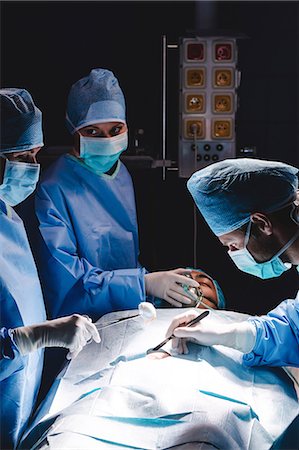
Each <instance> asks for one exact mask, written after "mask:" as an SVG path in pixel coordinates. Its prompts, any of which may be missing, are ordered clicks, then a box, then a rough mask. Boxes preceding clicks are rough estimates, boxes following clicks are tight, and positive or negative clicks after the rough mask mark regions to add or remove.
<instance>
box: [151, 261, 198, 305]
mask: <svg viewBox="0 0 299 450" xmlns="http://www.w3.org/2000/svg"><path fill="white" fill-rule="evenodd" d="M185 273H191V270H188V269H175V270H168V271H165V272H152V273H147V274H146V275H144V280H145V290H146V293H147V294H148V295H153V296H154V297H158V298H162V299H163V300H166V301H167V302H168V303H170V304H171V305H173V306H176V307H178V308H180V307H181V306H182V303H183V304H185V305H191V304H194V301H196V299H197V298H196V296H194V295H193V294H192V292H189V291H186V290H184V289H183V287H182V286H181V285H182V284H184V285H186V286H190V287H198V286H199V284H198V283H197V281H195V280H193V279H192V278H187V277H185V276H184V274H185Z"/></svg>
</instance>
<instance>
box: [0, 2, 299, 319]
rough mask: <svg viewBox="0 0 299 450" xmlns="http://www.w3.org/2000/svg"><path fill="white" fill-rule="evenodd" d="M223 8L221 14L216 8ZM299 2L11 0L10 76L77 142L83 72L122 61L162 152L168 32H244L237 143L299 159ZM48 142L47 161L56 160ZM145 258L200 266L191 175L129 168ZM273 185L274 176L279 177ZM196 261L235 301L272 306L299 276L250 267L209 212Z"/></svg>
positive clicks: (171, 91) (7, 5)
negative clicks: (68, 110) (73, 95)
mask: <svg viewBox="0 0 299 450" xmlns="http://www.w3.org/2000/svg"><path fill="white" fill-rule="evenodd" d="M211 15H212V18H211ZM298 18H299V4H298V2H286V1H284V2H265V3H264V2H224V1H222V2H197V3H196V2H191V1H184V2H172V1H168V2H150V1H148V2H126V1H122V2H114V1H110V2H96V1H94V2H86V1H85V2H71V1H69V2H61V1H59V2H26V1H24V2H5V1H4V2H2V4H1V25H2V27H1V30H2V36H1V54H2V60H1V85H2V87H24V88H26V89H28V90H29V91H30V92H31V94H32V95H33V98H34V100H35V102H36V103H37V105H38V106H39V107H40V109H41V110H42V111H43V117H44V132H45V144H46V147H51V148H52V147H56V146H58V147H59V146H68V145H71V137H70V136H69V135H68V133H67V131H66V129H65V125H64V114H65V103H66V97H67V93H68V90H69V88H70V86H71V84H72V83H74V82H75V81H77V80H78V79H79V78H81V77H83V76H85V75H87V74H88V73H89V71H90V69H92V68H95V67H104V68H109V69H111V70H112V71H113V72H114V73H115V74H116V76H117V77H118V79H119V81H120V85H121V87H122V88H123V91H124V93H125V96H126V101H127V118H128V125H129V131H130V147H131V148H132V147H133V142H134V135H135V133H136V130H137V129H139V128H142V129H144V136H143V142H142V145H143V146H144V147H145V149H146V151H147V153H148V154H149V155H151V156H152V157H154V158H156V157H158V158H161V119H162V116H161V111H162V108H161V105H162V99H161V85H162V83H161V72H162V64H161V63H162V48H161V42H162V36H163V35H166V36H167V39H168V42H169V43H177V42H178V38H179V37H180V36H185V35H186V33H187V32H190V31H192V30H195V29H197V28H198V27H199V25H200V26H203V28H204V27H205V26H207V25H208V26H211V25H212V26H213V27H214V28H215V29H218V30H222V31H224V32H227V33H238V34H241V35H242V39H239V40H238V47H239V63H238V66H239V69H240V70H241V72H242V81H241V86H240V89H239V100H240V107H239V111H238V113H237V122H236V123H237V148H238V150H240V149H241V148H242V147H244V146H246V145H254V146H256V148H257V155H258V157H261V158H267V159H278V160H281V161H285V162H287V163H291V164H294V165H297V166H298V164H299V150H298V147H299V146H298V144H299V129H298V64H299V63H298V60H299V31H298V22H299V21H298ZM168 63H169V64H168V133H167V139H168V158H171V159H173V160H176V159H177V132H178V127H177V124H178V54H177V51H176V50H172V51H171V52H169V59H168ZM51 155H52V153H51V149H50V150H48V152H47V149H45V150H44V157H43V158H42V161H41V162H42V163H43V165H44V166H47V164H48V163H49V161H50V157H51ZM130 171H131V173H132V177H133V180H134V184H135V190H136V202H137V210H138V218H139V230H140V249H141V258H140V259H141V262H142V263H143V264H144V265H145V266H146V267H147V268H148V269H149V270H157V269H168V268H174V267H180V266H182V267H185V266H192V265H193V261H194V259H193V232H194V228H193V202H192V199H191V197H190V196H189V194H188V192H187V190H186V180H184V179H179V178H178V176H177V173H176V172H168V173H167V176H166V181H165V182H163V181H162V173H161V169H152V170H150V169H139V170H136V169H133V168H131V169H130ZM269 188H270V187H269ZM197 219H198V225H197V227H198V241H197V267H201V268H202V269H204V270H206V271H207V272H208V273H210V274H211V275H212V276H214V277H215V278H216V279H217V280H218V281H219V283H220V285H221V286H222V288H223V290H224V292H225V295H226V297H227V304H228V307H229V308H233V309H237V310H241V311H248V312H252V313H263V312H266V311H268V310H269V309H271V308H272V307H274V306H275V305H276V304H277V303H278V302H279V301H280V300H282V299H283V298H285V297H286V296H292V295H294V293H295V291H296V289H297V288H298V281H297V280H298V276H297V275H296V271H295V270H292V271H290V272H289V273H287V274H285V275H284V276H283V277H281V278H280V279H276V280H271V281H269V280H267V281H261V280H258V279H255V278H253V277H251V276H249V275H246V274H243V273H241V272H239V271H238V270H237V269H236V268H235V267H234V265H233V263H232V262H231V261H230V259H229V257H228V256H227V255H226V254H225V252H224V251H223V249H222V248H221V245H220V244H219V243H218V240H217V239H216V238H215V237H214V236H213V235H212V233H211V232H210V231H209V229H208V228H207V226H206V224H205V223H204V222H203V220H202V218H201V217H200V216H199V215H198V217H197Z"/></svg>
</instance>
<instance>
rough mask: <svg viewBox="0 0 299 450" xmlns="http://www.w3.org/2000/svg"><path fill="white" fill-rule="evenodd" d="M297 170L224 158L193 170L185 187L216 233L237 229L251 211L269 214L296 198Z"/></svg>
mask: <svg viewBox="0 0 299 450" xmlns="http://www.w3.org/2000/svg"><path fill="white" fill-rule="evenodd" d="M298 172H299V171H298V169H297V168H296V167H293V166H290V165H288V164H284V163H281V162H276V161H266V160H260V159H249V158H240V159H226V160H224V161H221V162H218V163H215V164H211V165H210V166H208V167H205V168H204V169H201V170H199V171H198V172H195V173H194V174H193V175H192V176H191V178H190V179H189V180H188V183H187V187H188V189H189V191H190V193H191V195H192V197H193V199H194V201H195V203H196V205H197V207H198V209H199V211H200V212H201V214H202V215H203V217H204V219H205V220H206V222H207V223H208V225H209V227H210V228H211V230H212V231H213V232H214V233H215V234H216V236H221V235H222V234H226V233H229V232H231V231H234V230H237V229H238V228H240V227H241V226H242V225H244V224H245V223H247V222H249V220H250V214H252V213H254V212H264V213H271V212H274V211H278V210H279V209H282V208H284V207H285V206H287V205H288V204H290V203H292V201H294V200H295V198H296V191H297V189H298Z"/></svg>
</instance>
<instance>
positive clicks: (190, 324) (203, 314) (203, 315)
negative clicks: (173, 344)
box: [146, 311, 210, 354]
mask: <svg viewBox="0 0 299 450" xmlns="http://www.w3.org/2000/svg"><path fill="white" fill-rule="evenodd" d="M208 314H210V311H204V312H202V313H201V314H199V316H197V317H195V319H192V320H191V321H190V322H188V323H187V324H184V325H183V324H182V325H180V326H181V327H191V326H192V325H194V324H195V323H197V322H199V321H200V320H202V319H203V318H204V317H206V316H207V315H208ZM174 337H175V336H174V335H173V334H172V335H171V336H169V337H168V338H166V339H164V341H162V342H161V343H160V344H158V345H156V347H154V348H149V349H148V350H147V352H146V353H147V354H149V353H153V352H157V351H158V350H160V348H161V347H163V345H165V344H166V343H167V342H168V341H170V339H172V338H174Z"/></svg>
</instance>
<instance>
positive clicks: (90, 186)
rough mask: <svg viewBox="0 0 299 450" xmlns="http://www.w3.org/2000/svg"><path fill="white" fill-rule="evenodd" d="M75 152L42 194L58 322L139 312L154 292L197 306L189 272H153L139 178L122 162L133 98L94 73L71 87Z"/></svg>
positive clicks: (47, 285) (40, 210) (39, 206)
mask: <svg viewBox="0 0 299 450" xmlns="http://www.w3.org/2000/svg"><path fill="white" fill-rule="evenodd" d="M66 121H67V127H68V129H69V131H70V132H71V134H72V135H73V136H74V148H73V151H72V152H71V153H70V154H67V155H64V156H62V157H61V158H59V159H58V160H57V161H56V162H55V163H54V164H53V165H52V166H51V167H50V168H49V170H48V171H47V172H46V174H45V176H44V178H43V180H42V182H41V184H40V186H39V188H38V191H37V195H36V215H37V218H38V221H39V230H40V233H41V236H42V245H41V247H40V250H39V256H38V258H39V261H40V268H41V270H40V274H41V278H42V283H43V287H44V293H45V297H46V298H45V300H46V302H47V306H48V310H49V312H50V314H51V316H52V317H57V316H58V315H60V314H69V313H72V312H80V313H84V314H89V315H90V316H91V317H92V318H93V319H98V318H99V317H100V316H102V315H103V314H106V313H108V312H111V311H115V310H124V309H132V308H137V306H138V304H139V303H140V302H142V301H144V300H145V298H146V295H151V296H154V297H159V298H162V299H164V300H166V301H167V302H168V303H170V304H172V305H173V306H177V307H179V306H182V304H190V305H191V304H192V302H193V300H194V299H193V296H192V294H191V293H190V292H187V291H185V290H184V289H183V288H182V284H185V285H186V284H187V285H188V286H190V287H198V283H197V282H196V281H195V280H192V279H188V278H186V277H185V276H184V274H185V273H189V272H190V271H189V270H186V269H176V270H171V271H166V272H154V273H146V270H145V269H144V267H142V266H141V265H140V264H139V262H138V254H139V248H138V247H139V244H138V230H137V219H136V209H135V198H134V191H133V185H132V180H131V177H130V175H129V173H128V171H127V169H126V167H125V166H124V164H123V163H122V162H121V161H120V159H119V158H120V156H121V154H122V153H123V152H124V151H125V150H126V148H127V145H128V129H127V124H126V115H125V100H124V96H123V93H122V90H121V88H120V86H119V84H118V81H117V79H116V78H115V76H114V75H113V73H112V72H110V71H109V70H106V69H93V70H92V71H91V72H90V74H89V75H88V76H86V77H84V78H82V79H80V80H79V81H77V82H76V83H75V84H74V85H73V86H72V88H71V90H70V93H69V97H68V103H67V115H66Z"/></svg>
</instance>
